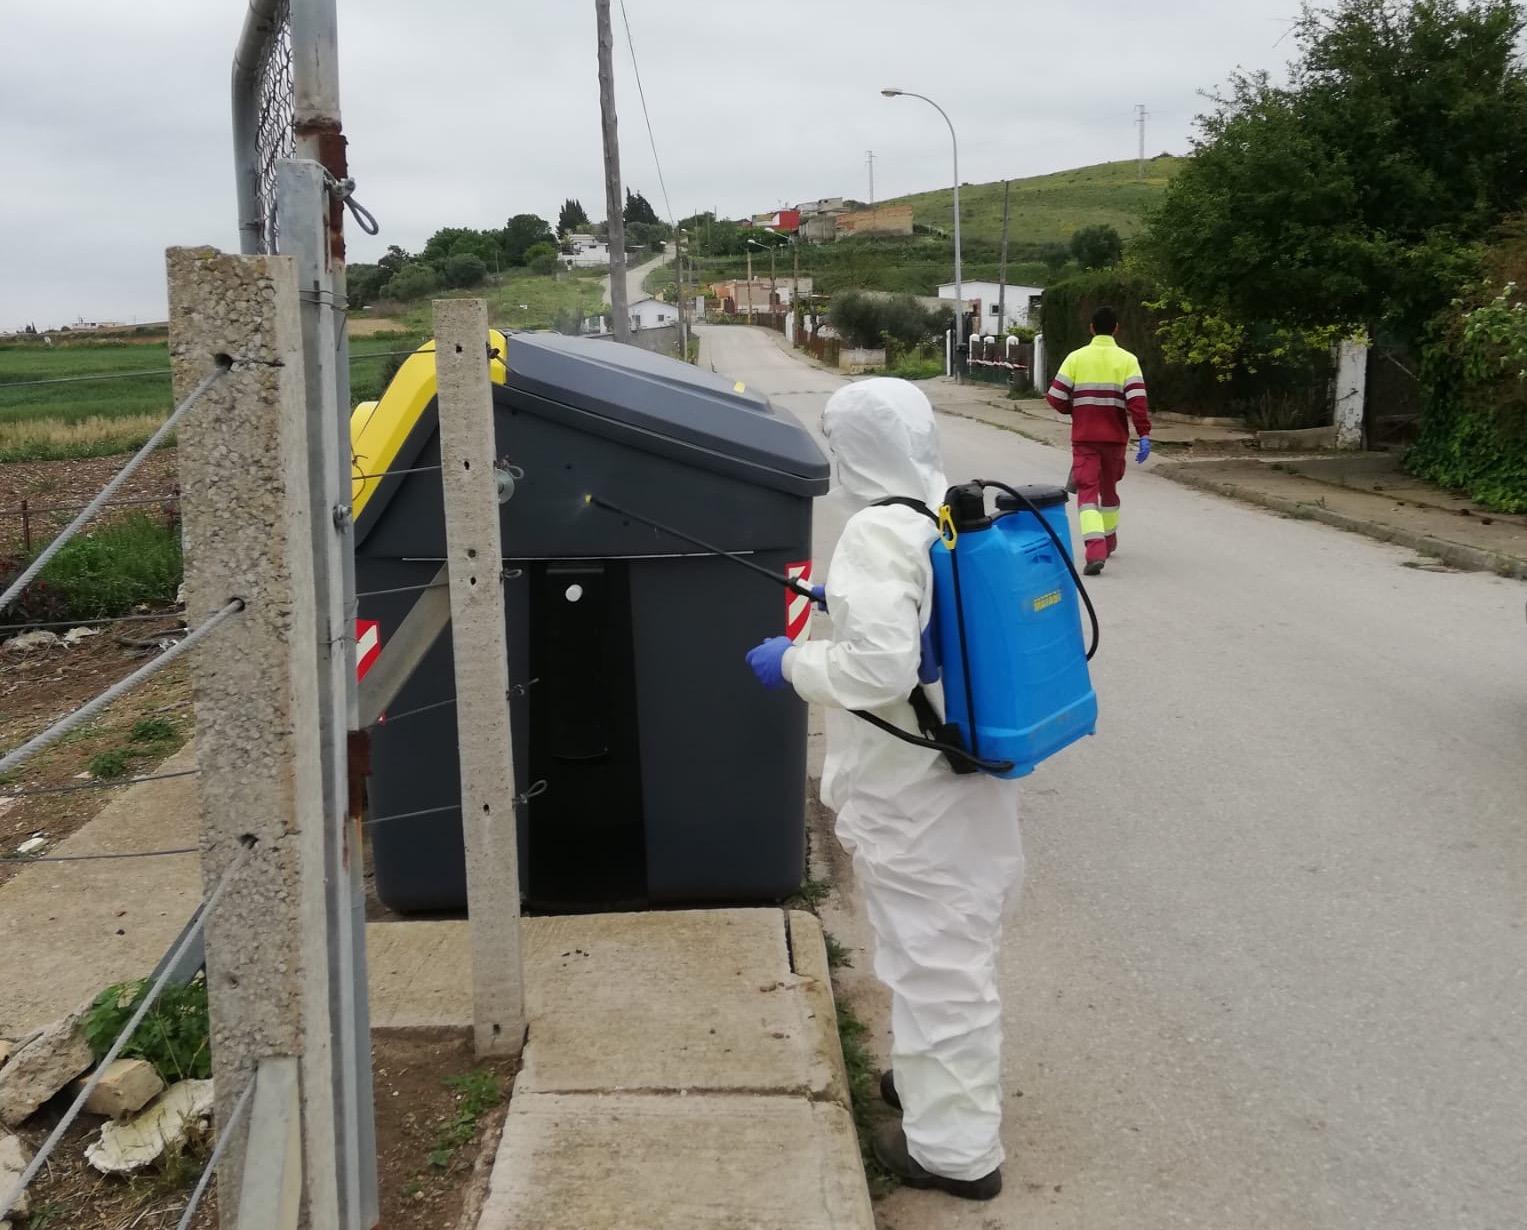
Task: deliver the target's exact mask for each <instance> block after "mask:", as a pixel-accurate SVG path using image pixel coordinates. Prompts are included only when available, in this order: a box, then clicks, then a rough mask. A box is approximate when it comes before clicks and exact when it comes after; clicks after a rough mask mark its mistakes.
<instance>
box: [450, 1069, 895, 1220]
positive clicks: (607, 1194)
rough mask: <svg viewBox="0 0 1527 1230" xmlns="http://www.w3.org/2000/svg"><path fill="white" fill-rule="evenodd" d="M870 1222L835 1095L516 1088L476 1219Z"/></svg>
mask: <svg viewBox="0 0 1527 1230" xmlns="http://www.w3.org/2000/svg"><path fill="white" fill-rule="evenodd" d="M873 1225H874V1215H873V1213H872V1212H871V1209H870V1201H869V1194H868V1192H867V1190H866V1188H865V1184H864V1175H863V1172H862V1171H861V1170H860V1168H859V1145H858V1141H857V1139H856V1138H855V1135H854V1123H853V1118H852V1116H851V1115H850V1114H849V1112H848V1111H847V1110H845V1109H844V1108H843V1107H841V1106H839V1105H837V1104H836V1103H830V1102H829V1103H823V1102H810V1101H807V1100H806V1099H804V1098H779V1097H764V1098H760V1097H744V1096H737V1095H714V1094H705V1095H698V1096H694V1097H678V1096H673V1095H669V1096H667V1097H654V1096H650V1095H634V1094H610V1095H604V1096H599V1095H595V1096H588V1095H568V1094H521V1093H519V1092H518V1090H516V1092H515V1095H514V1099H513V1101H512V1102H511V1103H510V1107H509V1120H508V1122H507V1124H506V1125H505V1127H504V1140H503V1144H502V1146H501V1147H500V1149H499V1155H498V1164H497V1165H496V1166H495V1167H494V1172H493V1187H492V1190H491V1191H490V1193H489V1195H488V1201H487V1204H486V1205H485V1206H484V1208H483V1212H482V1216H481V1218H480V1219H479V1221H478V1226H479V1230H603V1228H605V1227H609V1228H611V1230H613V1228H614V1227H617V1226H618V1227H622V1228H630V1230H637V1228H638V1227H639V1228H641V1230H719V1228H720V1227H736V1228H737V1230H743V1228H744V1227H746V1230H845V1228H846V1227H865V1228H866V1230H868V1228H869V1227H871V1226H873Z"/></svg>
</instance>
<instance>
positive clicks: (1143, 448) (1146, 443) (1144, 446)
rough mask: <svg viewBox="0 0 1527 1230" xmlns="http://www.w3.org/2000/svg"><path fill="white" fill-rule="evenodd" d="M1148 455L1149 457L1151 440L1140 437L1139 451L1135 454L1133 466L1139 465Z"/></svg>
mask: <svg viewBox="0 0 1527 1230" xmlns="http://www.w3.org/2000/svg"><path fill="white" fill-rule="evenodd" d="M1150 455H1151V438H1150V437H1149V436H1141V437H1140V451H1139V452H1138V453H1136V454H1135V464H1136V465H1139V464H1140V463H1141V462H1142V461H1144V460H1145V459H1146V458H1147V457H1149V456H1150Z"/></svg>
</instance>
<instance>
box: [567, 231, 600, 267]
mask: <svg viewBox="0 0 1527 1230" xmlns="http://www.w3.org/2000/svg"><path fill="white" fill-rule="evenodd" d="M565 246H567V247H570V248H572V252H571V253H567V252H564V253H563V254H562V264H563V265H564V266H565V267H567V268H568V269H591V268H594V267H596V266H598V265H608V264H609V263H610V246H609V244H604V243H600V242H599V241H598V240H597V239H595V238H594V237H593V236H592V235H584V234H576V235H569V236H568V237H567V240H566V245H565Z"/></svg>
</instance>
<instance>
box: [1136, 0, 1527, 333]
mask: <svg viewBox="0 0 1527 1230" xmlns="http://www.w3.org/2000/svg"><path fill="white" fill-rule="evenodd" d="M1522 29H1523V7H1522V4H1521V3H1520V2H1519V0H1409V2H1406V3H1400V2H1399V0H1339V2H1338V3H1336V4H1335V5H1334V6H1332V7H1329V8H1312V7H1307V8H1306V9H1305V10H1304V13H1303V15H1302V17H1301V18H1300V19H1299V21H1298V23H1297V24H1296V26H1295V37H1296V39H1297V45H1298V48H1299V55H1298V58H1297V59H1296V60H1295V62H1294V63H1293V64H1292V65H1291V66H1290V78H1289V83H1288V84H1287V85H1286V86H1277V85H1274V84H1273V83H1272V81H1271V79H1270V78H1269V77H1268V76H1267V75H1266V74H1265V73H1256V74H1238V75H1236V76H1235V77H1232V78H1231V80H1230V82H1229V85H1228V87H1227V90H1226V91H1225V93H1224V95H1223V96H1222V97H1219V98H1217V99H1216V102H1217V103H1218V106H1217V108H1216V110H1215V111H1214V112H1213V113H1212V114H1209V115H1206V116H1202V117H1200V119H1199V136H1198V137H1197V138H1196V140H1195V152H1194V156H1193V158H1192V159H1191V161H1190V162H1189V163H1188V165H1187V166H1186V167H1185V168H1184V169H1183V171H1182V172H1181V173H1180V174H1179V175H1178V176H1177V178H1176V179H1175V180H1173V182H1172V184H1171V186H1170V187H1169V188H1168V190H1167V192H1166V193H1165V195H1164V197H1163V200H1162V203H1161V204H1160V206H1159V207H1158V208H1157V210H1156V211H1155V213H1154V215H1153V217H1152V218H1151V221H1150V226H1149V230H1148V233H1147V236H1146V237H1145V240H1144V243H1143V245H1142V249H1143V251H1142V254H1143V255H1144V256H1145V258H1146V259H1147V260H1148V261H1149V263H1150V265H1151V267H1152V268H1153V270H1154V272H1155V273H1156V274H1157V276H1158V277H1159V279H1160V280H1161V281H1162V282H1163V283H1164V284H1165V285H1166V286H1167V287H1169V288H1171V290H1172V291H1174V292H1175V293H1176V294H1177V296H1178V297H1179V298H1180V299H1181V300H1182V301H1185V302H1191V303H1192V304H1193V305H1195V308H1196V309H1198V310H1208V311H1213V312H1219V313H1224V314H1227V316H1228V317H1229V318H1232V319H1239V320H1240V321H1243V322H1252V321H1277V322H1283V323H1288V324H1291V325H1295V326H1300V327H1306V326H1309V327H1317V326H1337V325H1340V326H1343V327H1347V326H1365V327H1367V328H1369V329H1370V330H1377V329H1378V328H1380V327H1384V328H1386V329H1388V330H1389V331H1391V332H1392V333H1393V334H1395V335H1397V336H1398V337H1400V338H1402V339H1404V340H1411V341H1414V340H1416V339H1418V338H1419V337H1420V336H1421V335H1422V334H1423V333H1424V331H1425V330H1426V328H1427V325H1428V322H1429V321H1430V320H1431V319H1432V318H1433V317H1434V316H1435V315H1436V313H1437V312H1438V311H1439V310H1440V309H1441V308H1442V307H1443V306H1444V305H1446V304H1447V303H1449V302H1450V301H1451V299H1452V298H1454V297H1455V296H1456V295H1457V293H1458V292H1459V289H1460V288H1461V287H1462V285H1463V284H1464V283H1465V282H1467V281H1468V280H1469V279H1470V278H1471V277H1472V276H1474V271H1475V270H1476V268H1477V245H1478V244H1479V242H1480V241H1481V240H1482V239H1483V238H1484V237H1485V236H1486V235H1487V234H1488V232H1489V230H1490V228H1491V227H1492V226H1493V225H1494V224H1495V223H1496V222H1498V221H1499V220H1500V219H1501V218H1502V217H1503V216H1504V215H1505V214H1506V213H1507V212H1508V211H1509V210H1511V209H1513V208H1515V207H1517V206H1518V204H1519V203H1520V201H1521V200H1522V198H1523V196H1524V194H1527V74H1524V70H1523V68H1522V65H1521V64H1520V63H1519V62H1518V60H1517V57H1516V53H1515V46H1516V41H1517V38H1518V36H1519V35H1520V34H1521V32H1522Z"/></svg>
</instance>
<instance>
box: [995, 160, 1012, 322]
mask: <svg viewBox="0 0 1527 1230" xmlns="http://www.w3.org/2000/svg"><path fill="white" fill-rule="evenodd" d="M1012 187H1013V181H1012V180H1010V179H1004V180H1003V181H1002V258H1001V259H1002V263H1001V265H1000V266H999V267H998V271H997V332H998V333H999V334H1000V335H1003V336H1005V335H1006V334H1007V198H1008V194H1009V193H1010V192H1011V191H1012ZM1004 345H1006V343H1004Z"/></svg>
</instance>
